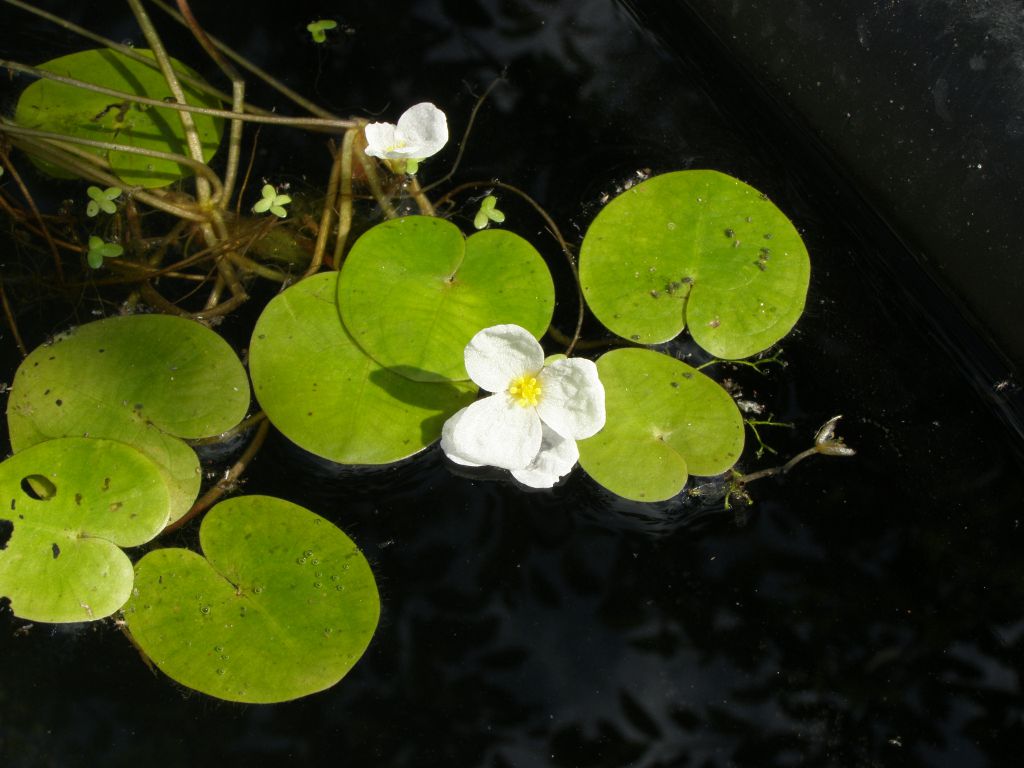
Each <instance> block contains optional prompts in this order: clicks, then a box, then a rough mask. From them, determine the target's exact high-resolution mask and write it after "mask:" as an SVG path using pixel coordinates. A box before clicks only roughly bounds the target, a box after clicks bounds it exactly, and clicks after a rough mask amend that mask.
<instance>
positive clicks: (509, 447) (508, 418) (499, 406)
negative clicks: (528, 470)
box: [441, 393, 541, 469]
mask: <svg viewBox="0 0 1024 768" xmlns="http://www.w3.org/2000/svg"><path fill="white" fill-rule="evenodd" d="M540 442H541V426H540V418H539V417H538V416H537V412H536V411H535V410H534V409H533V408H522V407H520V406H518V405H516V404H515V403H514V402H512V399H511V398H510V397H509V396H508V395H506V394H504V393H502V394H500V395H491V396H490V397H485V398H484V399H483V400H477V401H476V402H475V403H473V404H472V405H470V406H468V407H467V408H463V409H462V410H461V411H459V412H458V413H457V414H455V416H452V418H450V419H449V420H448V422H446V423H445V425H444V428H442V431H441V450H443V451H444V452H445V453H446V454H447V455H448V456H456V457H458V460H459V463H462V464H466V463H472V464H481V465H487V466H491V467H500V468H501V469H523V468H524V467H526V466H528V465H529V463H530V462H531V461H533V459H534V458H535V457H536V456H537V453H538V451H540ZM454 460H455V459H453V461H454Z"/></svg>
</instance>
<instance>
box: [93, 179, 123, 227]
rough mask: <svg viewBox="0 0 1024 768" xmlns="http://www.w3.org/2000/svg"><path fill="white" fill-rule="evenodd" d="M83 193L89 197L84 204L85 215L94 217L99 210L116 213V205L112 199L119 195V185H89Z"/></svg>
mask: <svg viewBox="0 0 1024 768" xmlns="http://www.w3.org/2000/svg"><path fill="white" fill-rule="evenodd" d="M85 193H86V194H87V195H89V198H90V199H89V202H88V204H87V205H86V206H85V215H86V216H88V217H89V218H90V219H91V218H94V217H95V216H96V215H97V214H99V212H100V211H103V212H104V213H109V214H114V213H117V205H116V204H115V203H114V201H115V200H117V198H119V197H120V196H121V188H120V187H107V188H106V189H100V188H99V187H94V186H90V187H89V188H88V189H86V190H85Z"/></svg>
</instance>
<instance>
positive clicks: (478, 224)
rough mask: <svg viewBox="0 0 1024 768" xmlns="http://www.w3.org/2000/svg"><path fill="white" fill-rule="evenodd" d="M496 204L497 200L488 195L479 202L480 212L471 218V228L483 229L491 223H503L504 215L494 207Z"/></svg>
mask: <svg viewBox="0 0 1024 768" xmlns="http://www.w3.org/2000/svg"><path fill="white" fill-rule="evenodd" d="M497 204H498V198H497V197H495V196H494V195H488V196H487V197H485V198H484V199H483V200H482V201H481V203H480V210H478V211H477V212H476V216H474V217H473V226H474V227H475V228H476V229H485V228H486V227H487V225H488V224H490V222H492V221H493V222H494V223H495V224H501V223H502V222H503V221H505V214H504V213H502V212H501V211H499V210H498V209H497V208H496V207H495V206H496V205H497Z"/></svg>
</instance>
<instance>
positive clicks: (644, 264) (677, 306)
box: [580, 171, 810, 359]
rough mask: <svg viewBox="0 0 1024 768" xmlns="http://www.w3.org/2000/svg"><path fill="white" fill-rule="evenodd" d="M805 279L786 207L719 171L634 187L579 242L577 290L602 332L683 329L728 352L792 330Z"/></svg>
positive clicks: (734, 355)
mask: <svg viewBox="0 0 1024 768" xmlns="http://www.w3.org/2000/svg"><path fill="white" fill-rule="evenodd" d="M809 280H810V262H809V260H808V257H807V249H806V248H805V247H804V244H803V241H802V240H801V239H800V235H799V234H798V233H797V231H796V229H795V228H794V226H793V224H792V223H791V222H790V221H789V219H787V218H786V216H785V214H783V213H782V212H781V211H780V210H779V209H778V208H776V207H775V206H774V205H773V204H772V203H771V202H770V201H769V200H768V198H767V197H765V196H764V195H762V194H761V193H760V192H758V191H757V190H756V189H754V188H753V187H751V186H749V185H747V184H744V183H743V182H741V181H739V180H738V179H734V178H732V177H731V176H726V175H725V174H722V173H718V172H717V171H677V172H675V173H666V174H664V175H663V176H656V177H654V178H652V179H649V180H647V181H645V182H643V183H641V184H638V185H636V186H635V187H633V188H632V189H630V190H629V191H627V192H624V193H623V194H621V195H619V196H618V197H617V198H615V199H614V200H613V201H612V202H610V203H609V204H608V205H607V206H606V207H605V208H604V209H603V210H602V211H601V213H599V214H598V216H597V218H596V219H594V222H593V223H592V224H591V225H590V229H589V230H588V231H587V235H586V238H585V239H584V240H583V246H582V248H581V250H580V282H581V283H582V285H583V294H584V296H585V297H586V300H587V304H588V305H589V306H590V309H591V310H592V311H593V312H594V314H595V315H596V316H597V318H598V320H600V321H601V322H602V323H603V324H604V325H605V326H606V327H607V328H608V329H609V330H611V331H612V332H613V333H616V334H618V335H619V336H622V337H624V338H627V339H631V340H633V341H639V342H641V343H643V344H657V343H660V342H663V341H668V340H669V339H672V338H674V337H675V336H677V335H678V334H679V333H680V332H682V330H683V329H684V328H686V327H689V329H690V334H691V335H692V336H693V338H694V340H695V341H696V342H697V343H698V344H699V345H700V346H701V347H703V348H704V349H706V350H707V351H708V352H710V353H711V354H713V355H715V356H717V357H720V358H725V359H738V358H743V357H749V356H750V355H753V354H756V353H758V352H760V351H762V350H764V349H767V348H768V347H770V346H771V345H772V344H774V343H776V342H777V341H778V340H779V339H781V338H782V337H783V336H785V335H786V334H787V333H789V331H790V329H792V327H793V325H794V324H795V323H796V321H797V319H798V318H799V317H800V315H801V313H802V312H803V308H804V302H805V300H806V297H807V285H808V282H809Z"/></svg>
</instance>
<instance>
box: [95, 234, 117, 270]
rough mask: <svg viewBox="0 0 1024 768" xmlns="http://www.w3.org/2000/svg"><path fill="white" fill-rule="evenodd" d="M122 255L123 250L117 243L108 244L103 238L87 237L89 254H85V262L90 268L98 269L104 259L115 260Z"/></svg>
mask: <svg viewBox="0 0 1024 768" xmlns="http://www.w3.org/2000/svg"><path fill="white" fill-rule="evenodd" d="M123 253H124V248H122V247H121V246H120V245H118V244H117V243H108V242H105V241H104V240H103V238H100V237H96V235H92V236H90V237H89V252H88V253H87V254H86V260H87V261H88V262H89V266H90V267H92V268H93V269H99V268H100V267H102V266H103V260H104V259H116V258H117V257H118V256H120V255H122V254H123Z"/></svg>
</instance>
